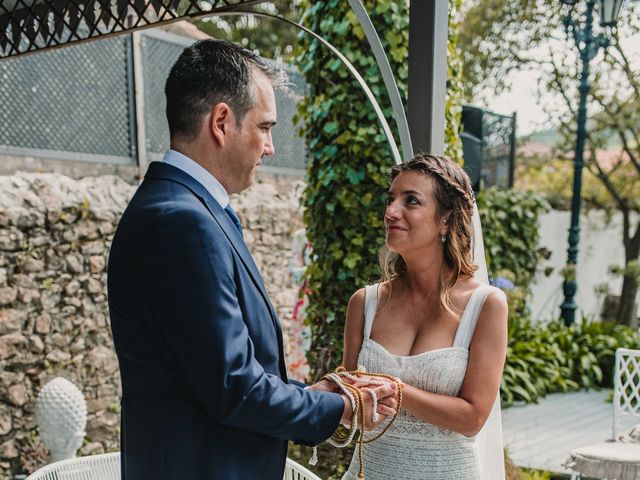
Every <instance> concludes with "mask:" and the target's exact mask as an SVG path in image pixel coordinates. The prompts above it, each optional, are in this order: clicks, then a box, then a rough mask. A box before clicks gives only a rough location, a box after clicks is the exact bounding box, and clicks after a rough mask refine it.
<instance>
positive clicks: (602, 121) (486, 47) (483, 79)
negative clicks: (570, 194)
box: [460, 0, 640, 325]
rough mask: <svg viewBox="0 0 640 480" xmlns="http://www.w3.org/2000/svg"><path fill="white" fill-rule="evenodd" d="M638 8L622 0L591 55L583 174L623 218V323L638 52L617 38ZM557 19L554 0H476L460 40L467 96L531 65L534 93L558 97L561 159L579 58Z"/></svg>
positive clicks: (629, 307) (627, 302) (570, 132)
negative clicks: (603, 42) (613, 152)
mask: <svg viewBox="0 0 640 480" xmlns="http://www.w3.org/2000/svg"><path fill="white" fill-rule="evenodd" d="M578 5H580V4H578ZM575 8H579V7H578V6H577V7H575ZM480 13H482V15H480ZM639 14H640V5H639V4H638V3H637V2H636V3H631V4H629V5H628V6H627V7H626V9H625V10H623V12H622V13H621V15H620V19H619V26H618V28H617V29H614V31H613V32H612V35H611V42H610V45H609V47H608V48H607V49H606V52H602V51H600V53H599V55H598V57H596V58H595V59H594V60H593V61H592V62H591V66H592V75H591V90H590V97H589V102H588V104H589V124H588V136H587V146H586V148H585V152H586V155H585V157H586V158H585V166H586V169H587V171H586V172H585V173H586V174H587V175H589V174H591V175H593V176H594V178H597V179H598V180H599V181H600V182H601V183H602V185H603V186H604V187H605V189H606V191H607V192H608V194H609V195H610V199H611V205H612V206H613V208H615V209H617V210H618V211H619V212H620V213H621V214H622V218H623V235H622V236H623V238H622V244H623V247H624V252H625V265H624V266H622V267H621V268H619V269H618V272H619V273H620V274H622V276H623V285H622V291H621V294H620V302H619V307H618V312H617V318H618V321H619V322H621V323H625V324H628V325H634V324H635V319H634V318H633V310H634V304H635V299H636V296H637V293H638V288H639V286H640V272H639V270H640V267H639V257H640V220H638V217H637V214H638V213H640V198H639V197H638V195H637V192H638V191H639V190H640V127H638V124H640V122H639V120H640V76H639V75H638V72H639V68H640V59H637V58H635V59H634V58H632V56H631V55H630V54H629V53H628V45H626V44H625V42H624V41H623V40H624V39H625V38H626V37H629V36H632V35H637V34H638V32H640V15H639ZM561 21H562V13H561V12H560V2H557V1H555V0H536V1H533V2H528V1H522V0H518V1H516V2H508V1H506V0H477V1H476V2H475V3H474V4H473V5H472V6H471V7H469V8H468V10H467V11H466V12H465V16H464V19H463V21H462V23H463V28H461V30H460V32H461V33H460V46H461V50H462V52H464V53H463V63H464V68H463V72H464V76H465V78H464V80H463V81H464V84H465V94H466V95H467V98H470V97H471V98H473V97H474V96H476V95H478V93H479V92H480V91H481V90H482V89H485V90H488V91H491V92H494V93H498V92H500V91H502V90H503V89H504V88H505V87H507V86H508V79H509V73H510V72H512V71H514V70H516V69H520V68H536V69H537V70H538V71H539V72H540V81H539V87H540V88H539V90H540V92H541V94H542V92H544V93H545V94H548V93H552V94H553V95H554V96H555V98H557V99H558V102H556V104H555V105H553V106H551V107H550V108H548V110H547V111H548V114H549V116H550V117H551V118H552V119H553V120H554V121H555V122H557V124H558V125H559V131H560V133H561V134H562V135H561V137H562V140H561V142H560V145H559V147H560V148H561V150H562V151H563V152H564V155H563V156H564V159H565V160H567V161H570V159H571V156H572V150H573V146H574V144H575V136H576V125H577V123H576V115H577V108H576V106H577V104H578V91H577V87H578V80H577V79H578V78H579V72H580V64H579V61H578V58H577V52H576V48H575V46H574V43H573V40H571V41H567V39H566V36H565V34H564V31H563V28H562V27H561ZM596 23H597V22H596ZM596 28H597V27H596ZM523 45H526V46H527V48H524V49H523ZM612 136H613V137H614V138H615V139H616V140H617V142H615V143H617V144H618V147H617V151H618V155H617V158H616V159H615V160H613V161H612V160H611V159H610V156H609V155H604V154H603V149H604V148H605V147H607V148H609V149H610V148H611V143H612V142H611V137H612ZM634 214H635V215H636V216H635V218H634Z"/></svg>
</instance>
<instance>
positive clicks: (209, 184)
mask: <svg viewBox="0 0 640 480" xmlns="http://www.w3.org/2000/svg"><path fill="white" fill-rule="evenodd" d="M162 161H163V162H165V163H168V164H169V165H173V166H174V167H176V168H179V169H180V170H182V171H183V172H184V173H186V174H187V175H189V176H191V177H193V179H194V180H196V181H197V182H198V183H200V184H201V185H202V186H203V187H204V188H206V189H207V191H208V192H209V193H210V194H211V196H212V197H213V198H215V200H216V202H218V203H219V204H220V206H221V207H222V208H227V206H228V205H229V194H228V193H227V191H226V190H225V189H224V187H223V186H222V184H221V183H220V182H219V181H218V179H217V178H216V177H214V176H213V175H212V174H211V173H209V172H208V171H207V170H205V169H204V167H202V165H200V164H199V163H196V162H195V161H194V160H191V159H190V158H189V157H187V156H186V155H183V154H182V153H180V152H177V151H175V150H167V153H165V154H164V158H163V159H162Z"/></svg>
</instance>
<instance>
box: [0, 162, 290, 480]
mask: <svg viewBox="0 0 640 480" xmlns="http://www.w3.org/2000/svg"><path fill="white" fill-rule="evenodd" d="M300 185H301V182H299V181H296V180H295V179H294V178H291V177H280V178H277V177H273V176H271V177H269V178H267V179H264V178H263V179H262V182H261V183H258V184H256V185H255V186H254V187H252V188H251V189H249V190H248V191H246V192H243V194H242V195H239V196H235V198H233V199H232V205H233V206H234V208H235V209H236V211H237V212H238V215H239V217H240V219H241V220H242V222H243V226H244V229H245V237H246V240H247V243H248V244H249V248H250V250H251V251H252V253H253V254H254V257H255V259H256V263H257V264H258V267H259V268H260V269H261V271H262V273H263V275H264V278H265V283H266V285H267V289H268V290H269V293H270V295H271V298H272V300H273V302H274V304H275V306H276V308H277V310H278V312H279V314H280V315H281V319H282V320H283V324H284V326H285V329H286V324H287V322H288V320H289V318H290V315H291V310H292V306H293V303H294V300H295V296H296V290H295V288H293V287H292V286H291V285H290V281H289V277H288V268H287V267H288V262H289V256H290V255H289V251H290V245H291V235H292V233H293V232H294V231H295V230H296V229H297V228H299V227H300V226H301V216H300V211H299V207H298V196H299V194H300V192H301V188H300ZM134 190H135V186H132V185H130V184H128V183H126V182H124V181H123V180H121V179H120V178H118V177H115V176H102V177H93V178H91V177H87V178H83V179H80V180H73V179H71V178H69V177H66V176H63V175H60V174H38V173H17V174H15V175H12V176H5V177H0V479H3V478H4V479H6V478H10V477H11V474H19V473H28V472H31V471H32V470H34V469H35V468H37V467H39V466H41V465H42V464H43V463H45V462H46V460H47V454H48V452H47V451H46V449H45V447H44V445H43V444H42V442H41V441H40V439H39V438H38V436H37V428H36V423H35V417H34V411H35V399H36V396H37V393H38V391H39V390H40V388H41V387H42V386H43V385H44V384H45V383H46V382H47V381H48V380H49V379H51V378H52V377H54V376H62V377H65V378H68V379H69V380H71V381H72V382H74V383H75V384H76V385H77V386H78V387H79V388H80V389H81V390H82V392H83V393H84V395H85V398H86V400H87V407H88V413H89V417H88V424H87V436H86V438H85V442H84V445H83V446H82V448H81V454H83V455H87V454H93V453H100V452H103V451H113V450H117V449H118V430H119V393H120V383H119V375H118V366H117V359H116V356H115V352H114V350H113V344H112V340H111V333H110V330H109V324H108V311H107V301H106V271H105V265H106V260H107V257H108V249H109V242H110V240H111V238H112V235H113V233H114V230H115V227H116V225H117V221H118V219H119V217H120V214H121V213H122V211H123V209H124V207H125V206H126V203H127V201H128V200H129V198H130V197H131V195H132V194H133V192H134Z"/></svg>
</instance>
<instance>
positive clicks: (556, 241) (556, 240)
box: [531, 210, 638, 320]
mask: <svg viewBox="0 0 640 480" xmlns="http://www.w3.org/2000/svg"><path fill="white" fill-rule="evenodd" d="M570 219H571V214H570V212H564V211H556V210H552V211H550V212H549V213H547V214H544V215H542V216H541V218H540V246H541V247H546V248H547V249H549V250H550V251H551V252H552V255H551V258H550V259H549V260H547V261H544V260H543V261H541V264H540V266H541V267H542V268H544V266H551V267H553V273H552V274H551V275H550V276H548V277H546V276H544V274H543V273H542V272H538V273H537V274H536V277H535V279H534V281H533V288H532V291H533V299H532V302H531V312H532V314H533V318H534V319H540V320H548V319H550V318H557V317H558V316H559V315H560V304H561V303H562V301H563V300H564V294H563V292H562V282H563V280H562V277H561V275H560V271H561V270H562V268H563V267H564V265H565V263H566V261H567V247H568V238H569V223H570ZM634 224H635V221H634ZM632 233H633V232H632ZM578 249H579V250H578V264H577V282H578V291H577V293H576V303H577V304H578V308H579V310H580V312H582V313H584V314H587V315H598V316H599V312H600V307H601V303H602V296H601V295H597V294H596V293H595V292H594V288H595V287H596V285H599V284H602V283H608V285H609V291H610V292H611V293H613V294H619V293H620V289H621V287H622V279H621V278H613V277H612V276H611V275H609V273H608V270H609V266H610V265H622V264H623V263H624V247H623V245H622V215H621V214H619V213H616V214H614V215H612V217H611V218H608V217H607V215H606V214H605V212H602V211H591V212H589V213H587V214H584V215H582V216H581V218H580V242H579V244H578ZM636 301H638V298H636Z"/></svg>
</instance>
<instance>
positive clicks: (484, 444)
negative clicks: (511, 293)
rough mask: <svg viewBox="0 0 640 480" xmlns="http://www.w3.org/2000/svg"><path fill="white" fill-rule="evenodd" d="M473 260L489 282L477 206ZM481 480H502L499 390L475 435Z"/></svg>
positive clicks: (477, 275)
mask: <svg viewBox="0 0 640 480" xmlns="http://www.w3.org/2000/svg"><path fill="white" fill-rule="evenodd" d="M473 231H474V239H473V262H474V263H475V264H476V265H478V270H476V272H475V274H474V277H475V278H476V280H478V281H479V282H480V283H483V284H487V285H488V284H489V272H488V270H487V261H486V259H485V256H484V241H483V236H482V225H480V214H479V213H478V207H477V206H474V208H473ZM476 443H477V445H478V452H479V453H480V465H481V467H482V480H504V478H505V473H504V450H503V447H502V417H501V414H500V392H498V396H497V397H496V400H495V402H494V403H493V408H492V409H491V413H490V414H489V418H487V422H486V423H485V424H484V427H482V430H480V433H478V435H477V436H476Z"/></svg>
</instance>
